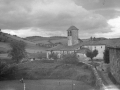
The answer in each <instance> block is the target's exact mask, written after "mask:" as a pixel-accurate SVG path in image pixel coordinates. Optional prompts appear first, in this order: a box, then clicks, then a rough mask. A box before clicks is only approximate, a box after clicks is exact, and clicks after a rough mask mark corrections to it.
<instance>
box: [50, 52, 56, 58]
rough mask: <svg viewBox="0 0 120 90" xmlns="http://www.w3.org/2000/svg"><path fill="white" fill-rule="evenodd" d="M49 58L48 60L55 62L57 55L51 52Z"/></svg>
mask: <svg viewBox="0 0 120 90" xmlns="http://www.w3.org/2000/svg"><path fill="white" fill-rule="evenodd" d="M49 58H50V59H51V58H52V59H54V60H55V59H58V57H57V54H55V53H53V52H52V53H51V54H50V55H49Z"/></svg>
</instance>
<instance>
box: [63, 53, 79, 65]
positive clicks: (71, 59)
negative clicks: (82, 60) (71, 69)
mask: <svg viewBox="0 0 120 90" xmlns="http://www.w3.org/2000/svg"><path fill="white" fill-rule="evenodd" d="M62 63H65V64H77V63H79V59H78V58H77V56H76V54H67V55H63V57H62Z"/></svg>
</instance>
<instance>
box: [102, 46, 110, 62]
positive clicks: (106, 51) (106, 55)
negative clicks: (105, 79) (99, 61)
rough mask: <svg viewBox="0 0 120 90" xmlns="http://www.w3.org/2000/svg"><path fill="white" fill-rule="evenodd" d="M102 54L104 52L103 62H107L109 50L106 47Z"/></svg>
mask: <svg viewBox="0 0 120 90" xmlns="http://www.w3.org/2000/svg"><path fill="white" fill-rule="evenodd" d="M103 54H104V56H103V58H104V63H107V64H108V63H109V50H108V49H107V48H106V49H105V51H104V53H103Z"/></svg>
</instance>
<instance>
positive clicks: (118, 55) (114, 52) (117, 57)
mask: <svg viewBox="0 0 120 90" xmlns="http://www.w3.org/2000/svg"><path fill="white" fill-rule="evenodd" d="M109 54H110V55H109V57H110V71H111V74H112V75H113V77H114V78H115V79H116V81H117V82H119V83H120V49H118V48H110V49H109Z"/></svg>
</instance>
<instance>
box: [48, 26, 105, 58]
mask: <svg viewBox="0 0 120 90" xmlns="http://www.w3.org/2000/svg"><path fill="white" fill-rule="evenodd" d="M78 33H79V29H78V28H76V27H75V26H71V27H69V28H68V30H67V40H68V45H62V44H60V45H57V46H55V47H53V48H50V49H48V50H47V58H48V59H50V58H49V55H50V54H51V53H54V54H56V55H57V56H58V58H61V57H62V55H65V54H72V53H76V54H77V56H78V57H79V58H82V57H86V52H87V51H89V50H91V51H93V50H95V49H96V50H98V55H97V56H96V57H95V58H96V59H103V52H104V50H105V47H106V44H105V43H104V42H98V41H84V42H83V41H82V40H81V39H79V37H78Z"/></svg>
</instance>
